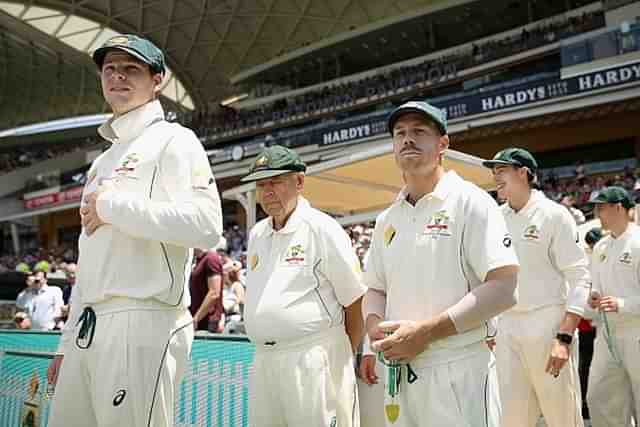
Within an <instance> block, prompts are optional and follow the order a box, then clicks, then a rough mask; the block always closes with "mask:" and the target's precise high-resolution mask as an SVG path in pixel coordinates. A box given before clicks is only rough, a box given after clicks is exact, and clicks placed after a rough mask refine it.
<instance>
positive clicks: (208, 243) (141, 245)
mask: <svg viewBox="0 0 640 427" xmlns="http://www.w3.org/2000/svg"><path fill="white" fill-rule="evenodd" d="M93 59H94V61H95V63H96V64H97V66H98V69H99V71H100V80H101V84H102V92H103V95H104V98H105V100H106V102H107V103H108V104H109V105H110V106H111V109H112V110H113V117H112V118H111V119H109V120H108V121H107V122H106V123H105V124H103V125H102V126H101V127H100V128H99V129H98V132H99V133H100V135H101V136H102V137H103V138H105V139H106V140H108V141H109V142H111V146H110V147H109V149H108V150H107V151H105V152H104V153H103V154H101V155H100V156H99V157H98V158H97V159H96V160H95V161H94V162H93V164H92V165H91V168H90V169H89V172H88V176H87V183H86V184H85V188H84V191H83V202H82V206H81V208H80V216H81V220H82V234H81V235H80V239H79V242H78V245H79V260H78V270H77V283H76V285H75V286H74V287H73V290H72V304H71V313H70V317H69V321H68V322H67V327H66V328H65V329H64V331H63V334H62V339H61V343H60V348H59V354H58V355H57V356H56V357H55V359H54V361H53V362H52V364H51V366H50V368H49V373H48V376H49V381H50V383H56V379H57V385H56V388H55V395H54V397H53V402H52V409H51V414H50V417H49V423H48V425H49V427H86V426H98V427H106V426H109V427H111V426H123V427H124V426H135V427H143V426H144V427H149V426H154V427H168V426H173V422H174V415H173V408H174V398H175V396H176V387H177V386H178V385H179V382H180V379H181V376H182V373H183V370H184V368H185V366H186V364H187V362H188V356H189V353H190V350H191V343H192V340H193V324H192V318H191V315H190V313H189V311H188V309H187V307H188V306H189V299H190V298H189V288H188V286H189V274H190V269H191V258H192V251H191V249H189V248H193V247H198V248H209V247H212V246H214V245H215V244H216V243H217V241H218V239H219V238H220V235H221V233H222V218H221V216H222V215H221V208H220V199H219V196H218V191H217V189H216V185H215V181H214V178H213V175H212V173H211V167H210V166H209V162H208V159H207V155H206V154H205V152H204V149H203V147H202V145H201V144H200V141H199V140H198V138H196V136H195V135H194V134H193V132H191V131H190V130H188V129H186V128H184V127H182V126H180V125H179V124H176V123H169V122H167V121H166V120H165V118H164V111H163V109H162V106H161V105H160V102H159V101H158V96H159V93H160V87H161V83H162V78H163V75H164V73H165V60H164V55H163V53H162V51H161V50H160V49H158V48H157V47H156V46H155V45H153V44H152V43H151V42H150V41H148V40H145V39H142V38H140V37H137V36H135V35H123V36H116V37H113V38H111V39H109V40H107V41H106V42H105V44H104V45H103V46H102V47H100V48H99V49H97V50H96V51H95V52H94V54H93ZM63 358H64V361H63ZM58 371H59V372H58ZM58 373H59V375H58Z"/></svg>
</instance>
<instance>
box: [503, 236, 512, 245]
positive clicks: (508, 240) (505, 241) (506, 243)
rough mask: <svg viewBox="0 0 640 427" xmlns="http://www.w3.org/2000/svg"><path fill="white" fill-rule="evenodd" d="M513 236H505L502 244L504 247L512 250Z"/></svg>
mask: <svg viewBox="0 0 640 427" xmlns="http://www.w3.org/2000/svg"><path fill="white" fill-rule="evenodd" d="M511 243H512V242H511V234H505V235H504V238H503V239H502V244H503V245H504V247H505V248H510V247H511Z"/></svg>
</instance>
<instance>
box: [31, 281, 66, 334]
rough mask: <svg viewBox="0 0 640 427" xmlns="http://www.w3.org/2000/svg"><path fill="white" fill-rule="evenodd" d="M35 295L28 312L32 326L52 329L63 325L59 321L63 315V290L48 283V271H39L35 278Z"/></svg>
mask: <svg viewBox="0 0 640 427" xmlns="http://www.w3.org/2000/svg"><path fill="white" fill-rule="evenodd" d="M33 289H34V294H35V295H34V296H33V303H32V306H31V311H30V312H27V314H28V315H29V317H30V318H31V323H32V328H33V329H36V330H42V331H50V330H53V329H54V328H56V327H58V328H59V327H61V326H62V325H61V324H60V323H59V322H57V319H58V318H59V317H60V315H61V308H62V306H63V305H64V302H63V301H62V290H60V288H58V287H56V286H49V285H48V284H47V273H46V272H44V271H37V272H36V273H35V279H34V286H33Z"/></svg>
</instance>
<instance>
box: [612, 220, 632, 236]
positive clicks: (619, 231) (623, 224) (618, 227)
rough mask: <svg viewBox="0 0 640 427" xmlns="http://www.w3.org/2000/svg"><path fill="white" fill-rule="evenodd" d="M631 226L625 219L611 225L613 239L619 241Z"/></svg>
mask: <svg viewBox="0 0 640 427" xmlns="http://www.w3.org/2000/svg"><path fill="white" fill-rule="evenodd" d="M629 224H630V222H629V221H628V220H625V219H623V220H620V221H617V222H616V223H615V224H611V235H612V236H613V238H614V239H617V238H618V237H620V236H622V235H623V234H624V232H625V231H627V228H629Z"/></svg>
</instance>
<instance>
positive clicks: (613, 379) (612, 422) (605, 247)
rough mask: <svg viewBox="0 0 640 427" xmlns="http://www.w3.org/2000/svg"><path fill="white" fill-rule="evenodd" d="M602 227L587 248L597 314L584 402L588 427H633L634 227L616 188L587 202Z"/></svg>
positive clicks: (637, 382)
mask: <svg viewBox="0 0 640 427" xmlns="http://www.w3.org/2000/svg"><path fill="white" fill-rule="evenodd" d="M591 203H592V204H594V205H595V208H596V215H597V216H598V218H600V222H601V223H602V228H604V229H606V230H609V231H610V233H609V235H607V236H605V237H603V238H602V239H601V240H600V241H599V242H598V243H597V244H596V245H595V247H594V248H593V257H592V275H593V294H592V299H591V301H590V304H591V306H592V307H593V308H594V309H597V310H598V311H599V312H600V318H601V320H602V322H601V324H602V326H601V328H600V329H601V331H599V332H600V333H599V334H598V337H597V338H596V342H595V349H594V353H593V361H592V363H591V371H590V373H589V389H588V391H587V401H588V403H589V413H590V415H591V422H592V425H593V427H618V426H620V427H622V426H625V427H626V426H629V425H631V417H632V415H635V418H636V425H637V420H638V418H637V417H638V414H640V367H639V366H638V359H640V345H639V344H638V336H639V335H640V287H639V284H640V227H638V225H636V224H634V223H633V222H631V221H630V220H629V210H630V209H632V208H633V207H634V206H635V203H634V202H633V200H632V199H631V197H630V196H629V193H627V191H626V190H625V189H624V188H622V187H615V186H613V187H606V188H604V189H602V190H601V191H600V192H599V193H598V194H597V196H596V197H595V198H594V199H592V200H591Z"/></svg>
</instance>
